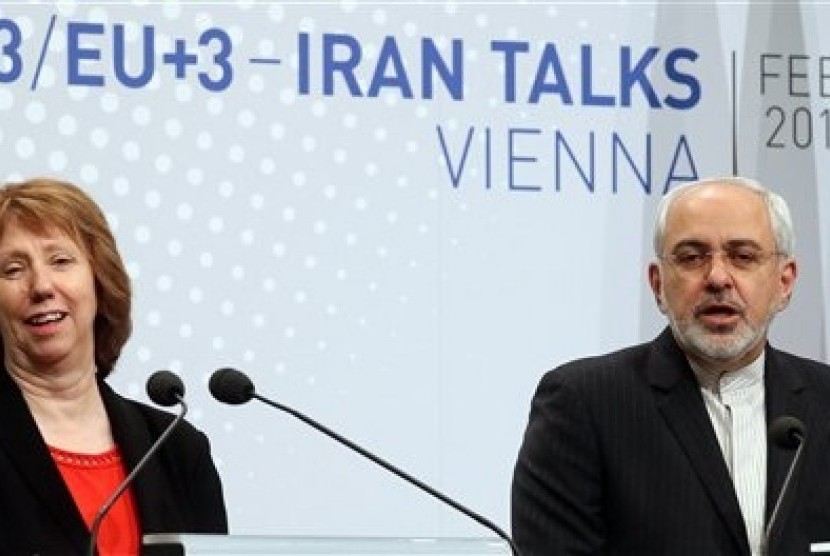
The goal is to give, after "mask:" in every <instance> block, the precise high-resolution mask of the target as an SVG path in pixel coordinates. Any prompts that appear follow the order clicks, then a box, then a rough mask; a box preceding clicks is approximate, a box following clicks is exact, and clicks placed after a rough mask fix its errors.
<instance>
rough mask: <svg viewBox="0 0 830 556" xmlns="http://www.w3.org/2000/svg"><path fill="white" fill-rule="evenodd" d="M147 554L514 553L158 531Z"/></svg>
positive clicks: (442, 542) (456, 541) (448, 545)
mask: <svg viewBox="0 0 830 556" xmlns="http://www.w3.org/2000/svg"><path fill="white" fill-rule="evenodd" d="M144 547H145V549H146V553H147V554H180V555H182V556H263V555H265V554H276V555H280V556H309V555H314V554H316V555H326V554H331V555H338V556H377V555H388V556H394V555H397V554H421V555H424V556H427V555H430V556H439V555H453V554H465V555H468V556H490V555H492V554H507V555H509V554H512V553H511V551H510V546H509V545H508V544H507V543H506V542H505V541H504V540H502V539H499V538H496V537H493V538H490V537H477V538H466V537H465V538H460V537H440V538H398V537H289V536H260V535H208V534H173V533H154V534H147V535H144Z"/></svg>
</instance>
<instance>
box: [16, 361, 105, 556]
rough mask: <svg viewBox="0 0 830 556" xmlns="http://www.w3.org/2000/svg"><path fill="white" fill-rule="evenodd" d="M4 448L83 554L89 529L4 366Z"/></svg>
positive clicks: (45, 506) (50, 514)
mask: <svg viewBox="0 0 830 556" xmlns="http://www.w3.org/2000/svg"><path fill="white" fill-rule="evenodd" d="M0 450H3V451H5V453H6V455H7V457H8V459H9V461H10V462H12V465H14V466H15V467H16V469H17V472H18V473H19V474H20V476H21V477H23V479H24V480H25V481H26V482H27V483H28V485H29V488H30V489H31V491H32V494H33V495H34V496H36V497H37V498H38V499H39V500H40V502H41V506H42V507H43V511H44V512H45V513H46V514H48V515H49V517H50V518H51V519H52V520H53V521H54V522H55V523H57V524H58V525H59V527H60V528H61V529H63V531H64V532H65V534H66V537H67V538H68V539H70V541H71V543H72V544H73V545H74V546H75V547H77V551H78V553H83V552H85V551H86V549H87V545H88V543H89V530H88V529H87V527H86V524H85V523H84V521H83V517H82V516H81V513H80V511H79V510H78V507H77V506H76V505H75V501H74V500H73V499H72V495H71V494H70V492H69V489H68V488H67V487H66V484H65V483H64V481H63V477H61V475H60V471H58V468H57V466H56V465H55V464H54V462H53V460H52V456H51V454H50V453H49V449H48V448H47V446H46V443H45V442H44V440H43V437H42V436H41V434H40V431H39V430H38V428H37V424H36V423H35V420H34V418H33V417H32V414H31V412H30V411H29V407H28V406H27V405H26V401H25V400H24V399H23V395H22V394H21V392H20V389H19V388H18V387H17V385H16V384H15V383H14V381H13V380H12V379H11V377H10V376H9V374H8V371H6V369H4V368H3V367H2V366H0Z"/></svg>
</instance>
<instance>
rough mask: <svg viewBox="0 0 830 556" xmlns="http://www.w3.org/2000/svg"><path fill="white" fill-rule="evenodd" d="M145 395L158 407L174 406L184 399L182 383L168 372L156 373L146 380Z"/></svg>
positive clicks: (176, 376)
mask: <svg viewBox="0 0 830 556" xmlns="http://www.w3.org/2000/svg"><path fill="white" fill-rule="evenodd" d="M147 395H148V396H149V397H150V399H151V400H153V403H156V404H158V405H161V406H165V407H167V406H171V405H176V404H177V403H179V400H180V399H181V398H184V383H183V382H182V379H180V378H179V377H178V375H176V374H174V373H172V372H170V371H156V372H154V373H153V374H152V375H151V376H150V378H148V379H147Z"/></svg>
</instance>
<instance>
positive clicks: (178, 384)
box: [87, 371, 187, 556]
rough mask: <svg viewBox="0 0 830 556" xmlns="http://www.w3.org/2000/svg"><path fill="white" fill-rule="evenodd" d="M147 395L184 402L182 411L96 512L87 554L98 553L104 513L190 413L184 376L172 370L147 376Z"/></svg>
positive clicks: (165, 403)
mask: <svg viewBox="0 0 830 556" xmlns="http://www.w3.org/2000/svg"><path fill="white" fill-rule="evenodd" d="M147 395H148V396H149V397H150V399H151V400H153V402H155V403H157V404H158V405H161V406H165V407H167V406H171V405H175V404H178V405H179V406H181V411H180V412H179V414H178V415H176V418H175V419H173V421H171V422H170V424H169V425H167V428H166V429H164V431H163V432H162V433H161V436H159V437H158V438H157V439H156V441H155V442H154V443H153V445H152V446H150V449H149V450H147V453H146V454H144V457H142V458H141V459H140V460H139V462H138V463H137V464H136V466H135V467H133V469H132V471H130V473H129V475H127V476H126V477H125V478H124V480H123V481H121V484H120V485H118V488H117V489H115V492H113V493H112V494H111V495H110V497H109V498H108V499H107V501H106V502H104V505H103V506H101V509H100V510H98V513H97V514H95V519H94V520H93V522H92V527H90V534H89V546H88V547H87V556H95V545H96V544H97V543H98V531H99V529H100V528H101V522H103V521H104V517H106V515H107V513H108V512H109V511H110V509H111V508H112V506H113V505H114V504H115V503H116V502H117V501H118V499H119V498H120V497H121V495H122V494H124V491H125V490H127V487H129V486H130V484H131V483H132V482H133V479H135V477H136V475H138V473H139V472H140V471H141V470H142V469H144V466H145V465H146V464H147V462H148V461H149V460H150V458H151V457H153V455H154V454H155V453H156V452H158V450H159V448H160V447H161V445H162V444H164V441H165V440H167V437H168V436H170V433H172V432H173V429H175V428H176V427H177V426H178V424H179V423H181V422H182V420H183V419H184V416H185V415H186V414H187V404H186V403H185V402H184V384H183V383H182V379H180V378H179V377H178V376H176V375H175V374H174V373H172V372H170V371H156V372H155V373H153V374H152V375H151V376H150V378H148V379H147Z"/></svg>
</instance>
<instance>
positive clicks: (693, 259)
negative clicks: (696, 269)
mask: <svg viewBox="0 0 830 556" xmlns="http://www.w3.org/2000/svg"><path fill="white" fill-rule="evenodd" d="M705 258H706V255H705V254H704V253H699V252H696V251H695V252H689V253H685V252H682V253H676V254H675V255H674V260H675V261H677V264H681V265H694V264H698V263H700V262H703V260H704V259H705Z"/></svg>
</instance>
